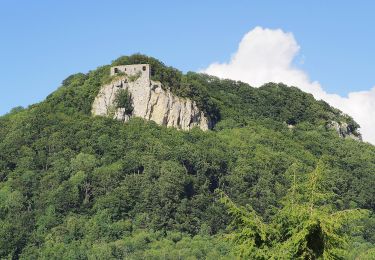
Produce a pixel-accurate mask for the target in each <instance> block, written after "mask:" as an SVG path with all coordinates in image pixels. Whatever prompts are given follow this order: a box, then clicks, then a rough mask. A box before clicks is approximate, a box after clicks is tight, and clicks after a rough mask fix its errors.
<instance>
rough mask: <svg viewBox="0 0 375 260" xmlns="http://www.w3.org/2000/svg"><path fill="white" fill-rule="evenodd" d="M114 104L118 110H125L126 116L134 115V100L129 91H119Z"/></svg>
mask: <svg viewBox="0 0 375 260" xmlns="http://www.w3.org/2000/svg"><path fill="white" fill-rule="evenodd" d="M114 104H115V106H116V109H119V108H120V109H121V108H122V109H123V110H124V115H128V116H129V115H131V114H132V113H133V110H134V108H133V98H132V96H131V94H130V93H129V91H128V89H127V88H126V89H119V90H118V91H117V92H116V95H115V99H114Z"/></svg>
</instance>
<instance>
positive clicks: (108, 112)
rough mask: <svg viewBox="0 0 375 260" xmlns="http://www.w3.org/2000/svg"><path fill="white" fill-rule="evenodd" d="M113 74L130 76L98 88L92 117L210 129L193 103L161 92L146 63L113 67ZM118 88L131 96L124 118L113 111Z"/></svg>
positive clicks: (205, 119) (205, 118) (117, 110)
mask: <svg viewBox="0 0 375 260" xmlns="http://www.w3.org/2000/svg"><path fill="white" fill-rule="evenodd" d="M145 66H147V67H145ZM134 68H135V69H134ZM140 68H141V69H140ZM142 68H143V69H142ZM145 68H146V69H145ZM115 71H116V72H118V71H121V72H123V71H128V72H129V71H130V73H129V74H120V75H119V76H117V77H115V78H114V80H113V81H112V82H111V83H109V84H107V85H104V86H102V87H101V89H100V91H99V94H98V96H97V97H96V98H95V101H94V103H93V105H92V114H93V115H100V116H109V117H113V118H116V119H118V120H122V121H128V120H129V118H130V117H141V118H144V119H146V120H152V121H155V122H156V123H157V124H159V125H164V126H168V127H175V128H177V129H182V130H189V129H191V128H193V127H199V128H201V129H202V130H208V129H210V128H211V122H210V120H208V118H207V117H206V116H205V115H204V113H203V112H202V111H200V110H199V109H198V107H197V105H196V103H195V102H194V101H192V100H190V99H186V98H180V97H177V96H175V95H173V94H172V93H171V91H169V90H164V89H163V88H162V85H161V83H160V82H155V81H152V80H150V76H149V67H148V64H140V65H128V66H118V68H116V67H115V68H112V70H111V74H112V75H115V74H116V72H115ZM120 89H127V90H128V91H129V93H130V94H131V96H132V104H133V108H134V109H133V113H132V114H131V115H130V116H127V115H124V113H123V110H122V109H115V106H114V99H115V96H116V93H117V91H119V90H120Z"/></svg>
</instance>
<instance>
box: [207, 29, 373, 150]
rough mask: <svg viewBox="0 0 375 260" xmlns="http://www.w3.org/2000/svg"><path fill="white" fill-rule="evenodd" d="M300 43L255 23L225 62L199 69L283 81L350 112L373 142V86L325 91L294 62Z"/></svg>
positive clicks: (257, 81)
mask: <svg viewBox="0 0 375 260" xmlns="http://www.w3.org/2000/svg"><path fill="white" fill-rule="evenodd" d="M299 49H300V46H299V45H298V43H297V42H296V40H295V39H294V36H293V34H292V33H285V32H283V31H282V30H280V29H277V30H272V29H264V28H261V27H256V28H254V29H253V30H251V31H250V32H248V33H247V34H246V35H245V36H244V37H243V38H242V40H241V42H240V44H239V46H238V50H237V51H236V53H235V54H234V55H233V56H232V57H231V60H230V61H229V62H228V63H213V64H211V65H209V66H208V67H207V68H206V69H204V70H203V71H202V72H205V73H207V74H211V75H215V76H218V77H220V78H229V79H234V80H241V81H244V82H247V83H249V84H250V85H252V86H255V87H259V86H261V85H263V84H264V83H267V82H283V83H285V84H287V85H293V86H297V87H299V88H300V89H301V90H303V91H306V92H308V93H311V94H313V95H314V97H315V98H316V99H323V100H325V101H326V102H328V103H329V104H330V105H332V106H334V107H337V108H339V109H340V110H342V111H343V112H344V113H347V114H349V115H350V116H352V117H353V118H354V120H356V121H357V122H358V123H359V124H360V125H361V129H360V131H361V133H362V136H363V138H364V140H365V141H368V142H370V143H372V144H375V87H373V88H372V89H370V90H368V91H360V92H351V93H349V94H348V97H342V96H340V95H337V94H330V93H327V92H326V91H324V89H323V88H322V86H321V85H320V84H319V82H317V81H311V80H310V79H309V77H308V75H307V74H306V73H305V72H304V71H303V70H301V69H299V68H297V67H295V66H294V65H293V60H294V58H295V57H296V55H297V54H298V51H299Z"/></svg>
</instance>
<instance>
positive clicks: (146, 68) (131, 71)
mask: <svg viewBox="0 0 375 260" xmlns="http://www.w3.org/2000/svg"><path fill="white" fill-rule="evenodd" d="M119 72H122V73H125V74H126V75H128V76H133V75H136V74H137V73H139V72H140V73H141V77H143V78H146V79H147V80H150V73H151V70H150V65H149V64H133V65H120V66H114V67H112V68H111V76H114V75H116V74H117V73H119Z"/></svg>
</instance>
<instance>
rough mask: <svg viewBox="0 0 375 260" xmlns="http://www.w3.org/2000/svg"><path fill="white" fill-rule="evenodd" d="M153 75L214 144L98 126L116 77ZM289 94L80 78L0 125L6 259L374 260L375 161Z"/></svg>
mask: <svg viewBox="0 0 375 260" xmlns="http://www.w3.org/2000/svg"><path fill="white" fill-rule="evenodd" d="M137 63H148V64H150V65H151V68H152V72H151V73H152V78H153V79H154V80H158V81H161V82H162V84H163V87H164V88H167V89H170V90H171V91H172V93H174V94H175V95H178V96H181V97H187V98H191V99H192V100H194V101H195V102H196V103H197V105H198V106H199V107H200V108H201V109H202V110H203V111H204V113H205V114H206V116H207V117H209V118H210V119H211V120H212V121H214V122H215V126H214V128H213V129H212V130H209V131H202V130H200V129H198V128H197V129H193V130H191V131H180V130H177V129H174V128H166V127H163V126H159V125H157V124H156V123H154V122H152V121H145V120H143V119H140V118H132V119H131V120H130V121H129V122H126V123H123V122H119V121H116V120H113V119H110V118H105V117H93V116H91V112H90V111H91V105H92V102H93V100H94V98H95V96H96V95H97V94H98V92H99V88H100V86H102V85H103V84H105V83H107V82H109V81H110V80H111V79H110V73H109V70H110V66H113V65H126V64H137ZM331 121H337V122H346V123H347V124H348V125H349V128H350V129H351V130H352V131H353V133H357V134H358V129H359V125H358V124H357V123H356V122H355V121H354V120H353V119H352V118H350V117H349V116H346V115H344V114H342V113H341V112H340V111H339V110H337V109H335V108H332V107H330V106H329V105H328V104H327V103H325V102H323V101H317V100H315V99H314V98H313V96H312V95H310V94H307V93H304V92H302V91H300V90H299V89H298V88H296V87H289V86H286V85H283V84H281V83H278V84H277V83H268V84H266V85H264V86H262V87H260V88H253V87H251V86H249V85H248V84H245V83H243V82H237V81H232V80H221V79H218V78H216V77H213V76H209V75H204V74H199V73H194V72H188V73H186V74H184V73H182V72H180V71H178V70H177V69H174V68H172V67H168V66H165V65H164V64H163V63H162V62H160V61H158V60H156V59H154V58H152V57H147V56H144V55H140V54H136V55H132V56H124V57H120V58H118V59H117V60H115V61H113V62H112V64H110V65H106V66H102V67H99V68H97V69H95V70H93V71H90V72H88V73H78V74H74V75H72V76H69V77H68V78H67V79H65V80H64V81H63V82H62V85H61V86H60V87H59V88H58V89H57V90H56V91H55V92H54V93H52V94H51V95H49V96H48V97H47V98H46V100H45V101H43V102H41V103H39V104H35V105H31V106H29V107H28V108H22V107H17V108H14V109H12V110H11V111H10V112H9V113H8V114H6V115H4V116H2V117H0V258H1V259H237V258H243V259H271V258H273V259H375V215H374V212H375V189H374V187H375V147H374V146H372V145H370V144H368V143H365V142H360V141H356V140H351V139H344V138H340V137H339V136H338V134H337V132H335V131H334V130H332V129H330V128H329V127H327V125H328V124H329V122H331Z"/></svg>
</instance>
